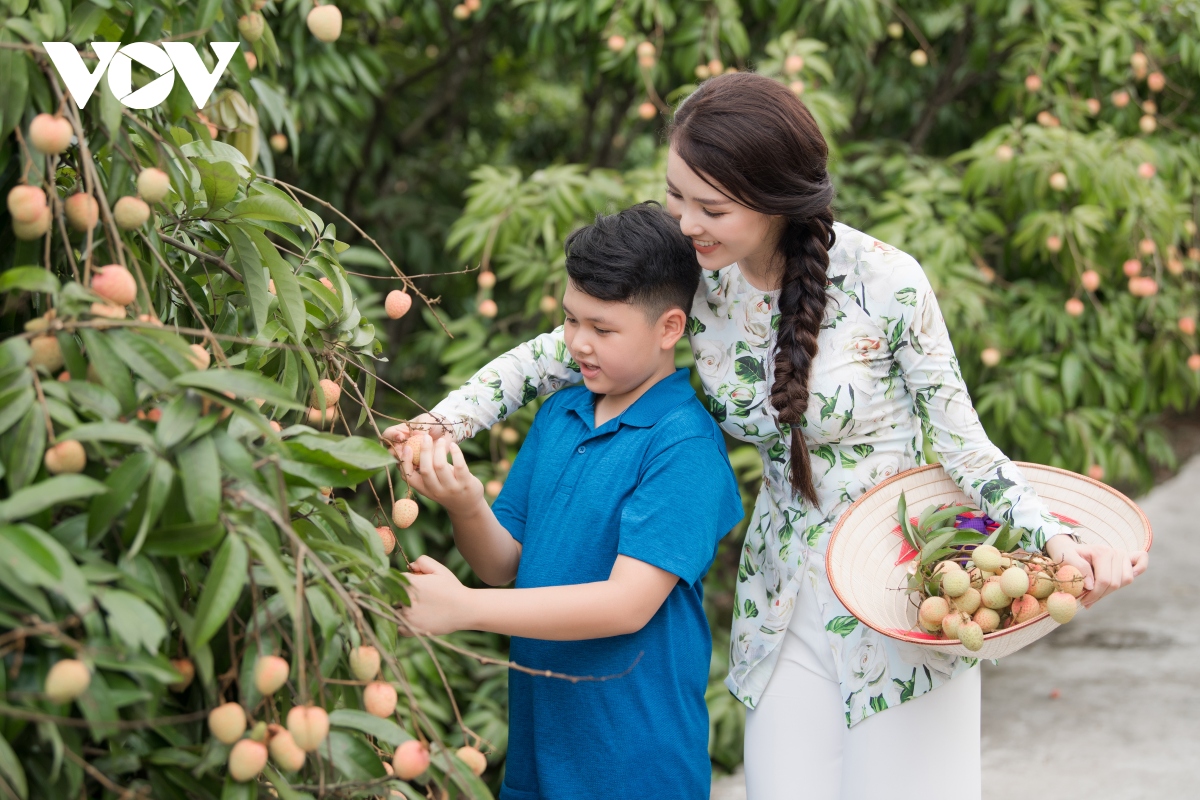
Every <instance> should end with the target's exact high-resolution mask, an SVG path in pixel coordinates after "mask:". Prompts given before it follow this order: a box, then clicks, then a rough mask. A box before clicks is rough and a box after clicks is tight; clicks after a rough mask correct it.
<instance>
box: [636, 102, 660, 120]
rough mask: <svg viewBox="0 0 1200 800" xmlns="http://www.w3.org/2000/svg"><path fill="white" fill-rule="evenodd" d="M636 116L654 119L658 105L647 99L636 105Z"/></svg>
mask: <svg viewBox="0 0 1200 800" xmlns="http://www.w3.org/2000/svg"><path fill="white" fill-rule="evenodd" d="M638 116H639V117H641V118H642V119H654V118H655V117H656V116H658V107H657V106H656V105H654V103H651V102H649V101H646V102H645V103H642V104H641V105H639V106H638Z"/></svg>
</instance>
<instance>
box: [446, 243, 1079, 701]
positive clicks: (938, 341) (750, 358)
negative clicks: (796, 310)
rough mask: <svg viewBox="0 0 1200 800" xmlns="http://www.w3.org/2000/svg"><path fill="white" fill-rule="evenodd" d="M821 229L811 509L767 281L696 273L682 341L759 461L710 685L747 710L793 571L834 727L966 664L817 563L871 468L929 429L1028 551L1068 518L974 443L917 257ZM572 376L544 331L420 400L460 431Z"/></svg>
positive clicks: (770, 654)
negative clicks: (836, 582) (724, 641)
mask: <svg viewBox="0 0 1200 800" xmlns="http://www.w3.org/2000/svg"><path fill="white" fill-rule="evenodd" d="M835 232H836V234H837V243H836V245H835V246H834V248H833V249H832V250H831V251H830V265H829V271H828V277H829V283H828V287H827V290H826V291H827V296H828V301H827V303H826V312H825V320H824V323H823V324H822V326H821V332H820V335H819V337H818V352H817V356H816V359H815V360H814V362H813V365H812V373H811V377H810V380H809V396H810V402H809V406H808V409H807V411H806V412H805V415H804V418H803V421H802V425H803V428H804V436H805V441H806V443H807V445H808V450H809V458H810V459H811V463H812V467H813V483H814V485H815V488H816V491H817V497H818V501H819V502H818V503H817V504H816V505H811V504H810V503H808V502H807V501H806V500H804V499H803V498H802V497H800V496H798V495H797V494H795V493H794V492H793V491H792V488H791V485H790V483H789V482H788V479H787V464H788V459H789V458H790V449H791V435H790V434H791V431H790V427H789V426H788V425H787V424H784V423H781V422H779V420H778V418H777V414H776V412H775V409H774V408H772V406H771V404H770V402H769V400H768V393H769V387H770V385H771V383H772V380H773V373H774V361H773V359H772V358H771V350H772V348H773V346H774V342H775V337H776V331H777V329H778V327H779V320H780V314H779V311H778V309H777V307H776V306H777V300H778V296H779V292H778V291H762V290H759V289H755V288H754V287H753V286H751V285H750V284H749V283H748V282H747V281H746V280H745V278H744V277H743V276H742V274H741V272H740V270H739V269H738V266H737V264H732V265H730V266H728V267H725V268H724V269H721V270H717V271H715V272H706V273H705V274H704V275H703V277H702V278H701V284H700V288H699V290H698V292H697V294H696V299H695V302H694V304H693V308H692V314H691V317H690V318H689V324H688V335H689V337H690V342H691V347H692V352H693V354H694V355H695V359H696V371H697V372H698V373H699V375H700V379H701V383H702V385H703V388H704V392H705V394H706V395H707V398H708V409H709V411H710V412H711V413H712V414H713V416H714V417H715V418H716V419H717V421H718V422H719V423H720V424H721V427H722V428H723V429H724V430H725V431H726V432H727V433H729V434H730V435H731V436H733V437H734V438H737V439H740V440H742V441H745V442H750V443H752V444H754V445H755V446H756V447H757V448H758V451H759V455H760V456H761V458H762V462H763V483H762V488H761V489H760V491H759V494H758V497H757V500H756V502H755V505H754V511H753V512H752V514H751V517H750V520H749V527H748V530H747V532H746V538H745V541H744V543H743V545H742V553H741V560H740V565H739V567H738V579H737V591H736V596H735V601H734V602H735V606H734V618H733V631H732V634H731V640H730V652H729V675H728V677H727V678H726V681H725V684H726V686H727V687H728V688H729V690H730V691H731V692H732V693H733V694H734V695H735V696H736V697H737V698H738V699H739V700H741V701H742V702H743V703H745V704H746V705H747V706H749V707H750V708H754V707H755V705H756V704H757V702H758V700H759V698H760V697H761V696H762V692H763V690H764V689H765V688H766V685H767V681H768V679H769V678H770V676H771V672H772V670H773V669H774V665H775V662H776V660H777V659H778V657H779V645H780V643H781V642H782V641H783V638H784V632H785V631H786V630H787V627H788V622H789V620H790V618H791V614H792V608H793V605H794V602H795V598H796V593H797V591H798V589H799V587H800V583H799V582H800V581H801V580H808V581H810V582H811V584H812V586H813V587H814V589H815V591H816V593H817V598H818V602H819V604H820V608H821V615H822V619H823V621H824V624H825V630H826V632H827V637H828V641H829V646H830V649H831V650H832V652H833V656H834V661H835V663H836V664H837V665H838V673H839V680H840V683H841V689H842V697H843V698H844V702H845V712H846V723H847V725H854V724H855V723H857V722H859V721H861V720H863V719H866V718H867V717H869V716H871V715H872V714H874V713H877V712H879V711H883V710H884V709H887V708H890V707H892V706H896V705H899V704H900V703H904V702H906V701H908V700H911V699H912V698H914V697H917V696H919V695H921V694H924V693H925V692H928V691H930V690H932V689H934V688H936V687H938V686H940V685H941V684H942V683H944V682H945V681H947V680H949V679H950V678H951V677H952V676H953V675H954V674H956V672H958V671H961V670H964V669H966V668H969V667H970V666H973V665H974V664H975V663H976V660H975V659H966V658H955V657H952V656H945V655H943V654H940V653H934V652H931V651H930V650H929V649H928V648H920V647H916V646H913V645H910V644H905V643H902V642H898V641H896V640H894V639H889V638H887V637H884V636H882V635H880V634H878V633H876V632H875V631H873V630H871V629H870V628H867V627H866V626H865V625H862V624H861V623H859V621H858V620H857V619H856V618H855V617H854V616H852V615H851V614H850V613H849V611H847V610H846V608H845V607H844V606H842V605H841V603H839V602H838V599H837V597H836V595H835V594H834V593H833V590H832V588H831V587H830V585H829V580H828V577H827V576H826V574H825V549H826V546H827V543H828V541H829V535H830V533H831V532H832V531H833V528H834V525H835V523H836V522H837V519H838V517H839V516H841V514H842V513H843V512H845V510H846V509H847V508H848V507H849V505H850V504H851V503H853V502H854V501H855V500H856V499H857V498H858V497H860V496H861V495H862V494H863V493H864V492H866V491H867V490H868V489H870V488H871V487H872V486H874V485H876V484H877V483H879V482H881V481H883V480H884V479H886V478H889V477H891V476H893V475H896V474H897V473H899V472H902V471H904V470H907V469H911V468H913V467H917V466H920V465H922V464H924V463H925V458H924V452H925V451H924V443H925V442H926V441H928V442H929V444H930V445H931V447H932V449H933V451H934V452H936V453H937V454H938V459H939V461H940V462H941V463H942V465H943V466H944V467H945V469H946V471H947V473H948V474H949V475H950V476H951V477H952V478H953V479H954V481H955V482H956V483H957V484H958V485H959V486H960V487H961V488H962V489H963V491H964V492H965V493H966V494H967V495H968V496H969V497H970V498H971V499H972V500H973V501H974V502H976V503H977V504H979V506H980V507H981V508H982V509H983V510H984V511H986V512H987V513H988V515H989V516H991V517H992V518H993V519H996V520H1005V521H1008V522H1010V523H1011V524H1013V525H1014V526H1017V527H1021V528H1025V529H1027V530H1029V531H1030V532H1031V533H1030V535H1029V537H1028V539H1027V541H1025V542H1024V543H1023V546H1024V547H1026V548H1027V549H1032V548H1041V547H1043V546H1044V545H1045V540H1046V539H1047V538H1048V537H1050V536H1053V535H1056V534H1058V533H1069V532H1070V529H1069V528H1068V527H1067V526H1065V525H1063V524H1062V523H1060V522H1058V521H1057V520H1055V519H1054V518H1053V517H1051V516H1050V515H1049V513H1048V512H1047V510H1046V508H1045V506H1044V505H1043V504H1042V502H1041V500H1040V499H1039V498H1038V497H1037V495H1036V494H1035V492H1034V491H1033V489H1032V487H1031V486H1030V485H1029V484H1028V483H1027V482H1026V481H1025V479H1024V478H1023V477H1022V475H1021V473H1020V472H1019V470H1018V469H1017V468H1016V467H1015V466H1014V465H1013V464H1012V462H1010V461H1009V459H1008V458H1007V457H1006V456H1005V455H1004V454H1003V453H1002V452H1000V450H999V449H998V448H996V446H995V445H993V444H992V443H991V442H990V441H989V440H988V438H987V435H986V433H985V432H984V430H983V426H982V425H981V424H980V422H979V417H978V415H977V414H976V412H975V409H974V407H973V406H972V405H971V399H970V396H969V395H968V393H967V387H966V384H965V383H964V382H963V378H962V374H961V372H960V370H959V365H958V361H957V359H956V358H955V355H954V349H953V347H952V346H951V344H950V336H949V333H948V331H947V330H946V324H945V321H944V320H943V318H942V314H941V311H940V309H939V307H938V303H937V298H936V297H935V296H934V293H933V289H932V287H931V286H930V284H929V281H928V279H927V278H926V276H925V273H924V272H923V271H922V269H921V267H920V265H919V264H918V263H917V262H916V261H915V260H914V259H913V258H912V257H911V256H909V255H907V254H905V253H902V252H900V251H899V250H897V249H896V248H894V247H891V246H889V245H886V244H884V243H882V242H879V241H877V240H875V239H874V238H872V237H870V236H868V235H866V234H864V233H862V232H860V231H857V230H854V229H853V228H850V227H848V226H846V225H842V224H840V223H839V224H836V225H835ZM580 380H581V377H580V375H579V371H578V366H577V365H576V364H575V363H574V362H573V361H572V360H571V358H570V356H569V355H568V353H567V351H566V346H565V344H564V340H563V332H562V328H559V329H557V330H555V331H553V332H552V333H548V334H543V335H541V336H538V337H537V338H535V339H533V340H532V341H530V342H527V343H525V344H522V345H519V346H518V347H516V348H514V349H513V350H511V351H509V352H508V353H506V354H504V355H502V356H500V357H499V358H497V359H495V360H494V361H492V362H491V363H489V364H488V365H487V366H486V367H484V368H483V369H481V370H480V371H479V372H478V373H476V374H475V375H474V376H473V377H472V378H471V379H470V380H469V381H467V383H466V384H464V385H463V386H462V387H461V388H460V389H458V390H456V391H454V392H452V393H451V394H450V395H449V396H448V397H447V398H446V399H445V400H443V401H442V402H441V403H439V404H438V405H437V407H436V408H435V409H434V412H436V413H438V414H442V415H444V416H445V417H447V418H449V419H451V420H456V423H455V431H454V432H455V435H456V437H458V438H460V439H461V438H464V437H466V436H473V435H474V434H475V433H477V432H479V431H480V430H482V429H484V428H486V427H490V426H491V425H493V424H494V423H496V422H497V421H499V420H500V419H503V418H504V417H505V416H507V415H508V414H509V413H510V412H511V411H513V410H515V409H516V408H518V407H519V406H521V405H523V404H525V403H527V402H529V401H530V400H532V399H533V398H534V397H536V396H538V395H539V394H546V393H549V392H553V391H555V390H557V389H559V388H560V387H562V386H564V385H567V384H570V383H577V382H579V381H580Z"/></svg>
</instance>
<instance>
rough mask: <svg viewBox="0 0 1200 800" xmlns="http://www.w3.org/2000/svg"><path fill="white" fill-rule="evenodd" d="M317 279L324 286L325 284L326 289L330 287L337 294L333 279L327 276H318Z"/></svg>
mask: <svg viewBox="0 0 1200 800" xmlns="http://www.w3.org/2000/svg"><path fill="white" fill-rule="evenodd" d="M317 280H318V282H319V283H320V284H321V285H322V286H324V287H325V288H326V289H328V290H329V291H331V292H333V293H334V294H337V289H335V288H333V281H331V280H329V278H326V277H324V276H321V277H320V278H318V279H317Z"/></svg>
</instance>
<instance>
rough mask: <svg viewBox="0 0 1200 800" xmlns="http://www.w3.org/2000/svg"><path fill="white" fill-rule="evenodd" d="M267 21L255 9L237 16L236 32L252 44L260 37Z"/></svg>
mask: <svg viewBox="0 0 1200 800" xmlns="http://www.w3.org/2000/svg"><path fill="white" fill-rule="evenodd" d="M266 27H267V21H266V20H265V19H263V15H262V14H260V13H258V12H257V11H251V12H250V13H249V14H246V15H244V16H241V17H238V21H237V29H238V33H240V34H241V35H242V38H243V39H245V40H246V41H247V42H250V43H251V44H254V43H255V42H257V41H258V40H259V39H261V38H262V35H263V31H264V30H266Z"/></svg>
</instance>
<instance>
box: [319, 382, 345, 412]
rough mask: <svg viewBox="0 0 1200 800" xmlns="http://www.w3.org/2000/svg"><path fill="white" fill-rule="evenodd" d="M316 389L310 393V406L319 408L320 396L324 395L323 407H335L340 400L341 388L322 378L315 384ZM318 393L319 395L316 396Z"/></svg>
mask: <svg viewBox="0 0 1200 800" xmlns="http://www.w3.org/2000/svg"><path fill="white" fill-rule="evenodd" d="M317 386H318V388H317V389H313V391H312V405H314V406H319V405H320V402H318V401H319V400H320V396H321V394H323V395H325V407H326V408H328V407H330V406H336V405H337V403H338V401H339V400H341V399H342V387H341V386H338V385H337V384H336V383H334V382H333V381H331V380H329V379H328V378H322V379H321V381H320V383H318V384H317ZM318 392H320V394H318Z"/></svg>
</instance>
